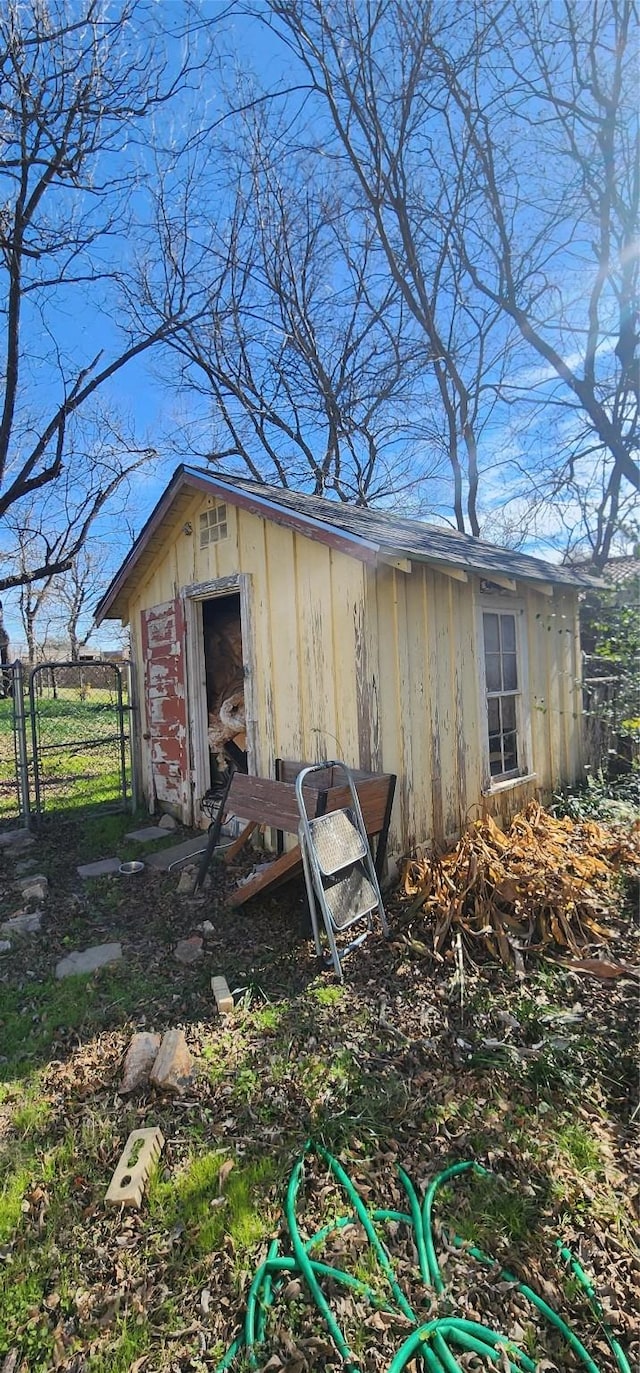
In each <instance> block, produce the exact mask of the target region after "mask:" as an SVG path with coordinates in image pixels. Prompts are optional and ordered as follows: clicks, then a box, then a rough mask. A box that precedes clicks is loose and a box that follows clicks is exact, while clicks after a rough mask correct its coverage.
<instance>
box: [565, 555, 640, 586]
mask: <svg viewBox="0 0 640 1373" xmlns="http://www.w3.org/2000/svg"><path fill="white" fill-rule="evenodd" d="M571 568H572V570H573V571H574V572H587V573H589V572H593V563H592V562H591V559H590V558H581V559H580V560H579V561H578V562H575V563H574V562H572V563H571ZM599 575H600V577H601V579H602V581H603V582H607V583H608V585H610V586H624V584H625V582H631V581H633V579H634V577H640V558H638V557H637V556H636V555H635V553H626V554H623V555H622V556H621V557H619V558H609V561H608V562H607V563H605V565H604V567H603V569H602V572H601V573H600V574H599Z"/></svg>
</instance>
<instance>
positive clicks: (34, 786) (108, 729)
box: [0, 663, 132, 825]
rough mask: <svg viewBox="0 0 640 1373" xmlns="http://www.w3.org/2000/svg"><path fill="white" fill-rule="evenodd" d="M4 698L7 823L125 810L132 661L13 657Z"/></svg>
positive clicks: (1, 743)
mask: <svg viewBox="0 0 640 1373" xmlns="http://www.w3.org/2000/svg"><path fill="white" fill-rule="evenodd" d="M4 681H5V695H4V698H3V699H0V822H2V823H3V824H6V823H8V824H10V825H11V824H16V823H20V822H21V823H23V824H24V823H26V822H28V821H29V820H33V819H41V818H42V817H43V816H48V815H52V814H59V813H60V812H69V813H77V812H82V811H87V810H90V809H93V808H95V807H100V808H109V809H122V808H123V807H125V806H126V805H127V804H128V802H129V801H130V799H131V794H132V775H131V757H132V749H131V699H130V675H129V671H128V665H123V667H120V666H119V665H117V664H115V663H89V664H86V663H42V664H40V665H39V666H38V667H36V668H34V669H33V670H32V672H31V673H29V674H28V675H27V674H24V673H23V671H22V668H21V665H20V664H13V665H12V666H11V668H10V669H8V670H7V672H6V674H5V679H4Z"/></svg>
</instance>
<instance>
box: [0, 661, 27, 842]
mask: <svg viewBox="0 0 640 1373" xmlns="http://www.w3.org/2000/svg"><path fill="white" fill-rule="evenodd" d="M0 687H1V691H0V824H2V826H3V827H6V826H20V825H25V824H26V823H27V817H28V814H29V785H28V770H29V768H28V758H27V723H26V716H25V683H24V674H23V671H22V664H21V663H7V664H5V665H4V666H3V667H2V671H1V673H0Z"/></svg>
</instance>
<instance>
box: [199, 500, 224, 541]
mask: <svg viewBox="0 0 640 1373" xmlns="http://www.w3.org/2000/svg"><path fill="white" fill-rule="evenodd" d="M227 532H228V526H227V507H226V505H212V506H211V507H210V508H209V509H208V510H205V511H204V514H202V515H201V516H200V547H201V548H207V547H208V545H209V544H210V543H220V540H221V539H226V537H227Z"/></svg>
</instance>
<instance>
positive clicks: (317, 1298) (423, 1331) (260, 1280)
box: [216, 1141, 631, 1373]
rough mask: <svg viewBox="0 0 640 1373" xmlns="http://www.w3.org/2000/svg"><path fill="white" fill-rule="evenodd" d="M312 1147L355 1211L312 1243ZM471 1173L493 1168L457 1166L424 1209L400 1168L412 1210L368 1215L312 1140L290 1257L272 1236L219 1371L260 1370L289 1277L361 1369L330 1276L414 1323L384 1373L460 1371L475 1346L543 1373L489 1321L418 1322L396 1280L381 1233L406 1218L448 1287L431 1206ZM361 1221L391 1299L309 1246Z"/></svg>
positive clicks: (492, 1357)
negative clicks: (325, 1282)
mask: <svg viewBox="0 0 640 1373" xmlns="http://www.w3.org/2000/svg"><path fill="white" fill-rule="evenodd" d="M310 1151H313V1152H315V1153H316V1154H317V1155H318V1157H319V1158H321V1159H323V1160H324V1162H325V1163H326V1164H327V1166H328V1168H329V1170H330V1171H331V1173H333V1176H334V1177H335V1179H336V1181H337V1182H338V1183H339V1184H340V1186H341V1187H342V1188H343V1189H344V1191H345V1192H346V1194H347V1197H348V1199H349V1203H350V1206H351V1208H352V1210H351V1211H350V1212H349V1213H348V1214H346V1215H343V1216H339V1217H338V1219H337V1220H334V1221H331V1222H330V1223H329V1224H328V1225H325V1226H323V1228H322V1229H321V1230H319V1231H318V1232H317V1233H316V1234H315V1235H313V1236H312V1238H311V1239H309V1240H306V1241H305V1240H303V1239H302V1238H301V1235H300V1231H299V1228H298V1220H297V1214H296V1204H297V1199H298V1192H299V1190H300V1184H301V1182H302V1178H303V1174H304V1158H305V1155H306V1154H307V1153H308V1152H310ZM469 1171H473V1172H474V1173H478V1174H486V1173H487V1171H488V1170H487V1169H486V1168H483V1167H482V1166H481V1165H480V1164H478V1163H474V1162H465V1163H454V1164H453V1165H452V1166H451V1167H450V1168H445V1169H444V1171H443V1172H442V1173H438V1175H437V1177H435V1178H434V1180H433V1182H432V1183H431V1184H430V1185H429V1187H428V1188H427V1191H426V1193H425V1197H424V1200H423V1203H422V1206H420V1202H419V1199H418V1195H417V1192H416V1190H415V1188H414V1186H413V1183H412V1182H411V1179H410V1178H409V1177H408V1175H407V1174H406V1173H405V1171H404V1169H402V1168H399V1169H398V1174H399V1178H400V1182H401V1184H402V1186H403V1188H404V1190H405V1192H406V1194H407V1198H408V1202H409V1213H408V1214H407V1213H406V1212H404V1211H395V1210H389V1209H387V1208H382V1209H378V1210H374V1211H369V1210H368V1209H367V1207H366V1206H365V1204H364V1202H363V1200H362V1197H361V1196H360V1194H359V1192H358V1191H357V1189H356V1187H355V1186H354V1184H353V1183H352V1181H351V1178H350V1177H349V1175H348V1173H346V1172H345V1170H344V1168H343V1167H342V1164H341V1163H339V1162H338V1160H337V1159H336V1158H334V1157H333V1155H332V1154H329V1153H328V1152H327V1150H326V1149H323V1148H322V1146H321V1145H319V1144H314V1143H312V1142H311V1141H308V1142H307V1144H306V1145H305V1149H304V1153H303V1155H302V1157H301V1158H300V1159H298V1162H297V1163H296V1165H295V1167H294V1169H293V1172H292V1174H291V1177H290V1179H289V1186H288V1188H287V1198H286V1203H285V1214H286V1219H287V1225H288V1228H289V1234H290V1237H291V1245H292V1248H293V1255H284V1254H279V1253H278V1241H277V1240H273V1241H272V1243H271V1245H270V1247H269V1252H268V1254H267V1257H266V1259H265V1260H264V1263H262V1264H260V1267H259V1268H258V1269H257V1271H256V1273H255V1276H254V1278H253V1282H252V1283H251V1287H250V1289H249V1296H248V1299H247V1310H246V1315H245V1321H244V1326H243V1329H242V1331H241V1333H240V1334H239V1335H238V1336H237V1338H236V1339H235V1340H234V1341H233V1343H232V1344H231V1345H230V1346H229V1348H228V1349H227V1352H226V1354H225V1356H224V1358H223V1359H222V1361H221V1362H220V1363H219V1364H218V1365H217V1369H216V1373H227V1370H229V1369H231V1368H232V1366H233V1364H234V1362H235V1360H236V1358H238V1357H239V1356H240V1355H242V1356H243V1358H244V1359H245V1360H246V1361H247V1362H248V1364H249V1367H250V1368H256V1369H257V1368H258V1366H259V1358H258V1354H257V1350H258V1349H259V1347H260V1345H262V1344H263V1343H264V1339H265V1332H266V1325H267V1317H268V1314H269V1310H270V1308H271V1306H272V1304H273V1300H274V1297H275V1296H276V1294H277V1291H278V1288H279V1286H280V1285H281V1284H282V1282H283V1281H284V1278H285V1277H290V1276H292V1275H293V1276H296V1277H299V1278H302V1279H303V1280H304V1282H305V1283H306V1286H307V1288H308V1290H309V1293H310V1294H311V1296H312V1297H313V1300H314V1302H315V1305H316V1307H317V1309H318V1311H319V1313H320V1314H321V1316H322V1318H323V1320H324V1322H325V1325H326V1327H327V1330H328V1332H329V1335H330V1336H331V1339H332V1341H333V1343H334V1345H335V1348H336V1350H337V1352H338V1354H339V1355H340V1357H341V1358H342V1360H343V1364H344V1366H345V1368H346V1369H347V1370H348V1373H360V1365H359V1364H358V1361H357V1359H356V1356H355V1355H354V1353H353V1351H352V1350H351V1349H350V1347H349V1343H348V1341H347V1339H346V1338H345V1335H344V1334H343V1332H342V1330H341V1329H340V1326H339V1325H338V1322H337V1321H336V1319H335V1316H334V1315H333V1312H332V1310H331V1307H330V1305H329V1302H328V1301H327V1298H326V1297H325V1295H324V1293H323V1290H322V1287H321V1285H320V1283H321V1279H323V1278H324V1279H330V1280H332V1281H333V1282H336V1283H339V1284H340V1285H341V1286H343V1287H347V1288H350V1289H351V1290H352V1291H354V1292H357V1293H358V1295H359V1296H360V1297H364V1298H366V1300H367V1301H369V1302H370V1303H371V1305H372V1306H374V1307H377V1308H378V1309H379V1310H385V1311H388V1312H391V1313H394V1314H396V1315H403V1316H404V1317H406V1318H407V1319H408V1320H410V1321H411V1322H412V1324H413V1326H414V1329H413V1330H412V1332H411V1334H410V1335H409V1336H408V1338H407V1339H406V1340H405V1341H404V1343H403V1344H402V1346H401V1348H400V1349H399V1350H398V1352H397V1354H396V1355H395V1356H394V1358H393V1359H392V1361H391V1363H390V1364H389V1367H388V1370H387V1373H403V1370H404V1369H406V1368H407V1367H408V1365H409V1364H410V1363H411V1361H412V1360H414V1359H417V1358H419V1359H420V1360H421V1363H422V1367H423V1368H424V1369H425V1370H427V1373H462V1370H461V1366H460V1364H459V1363H458V1360H457V1358H456V1354H455V1352H454V1351H459V1352H460V1353H461V1354H462V1353H467V1352H469V1351H471V1352H473V1353H475V1354H478V1355H480V1356H481V1357H483V1358H485V1359H487V1360H488V1361H489V1363H490V1364H492V1365H493V1366H494V1367H495V1366H497V1365H498V1364H499V1365H500V1367H501V1368H503V1367H504V1366H505V1364H504V1361H503V1360H504V1358H505V1357H506V1360H507V1362H508V1365H509V1369H510V1373H536V1368H537V1364H536V1363H534V1362H533V1360H532V1359H531V1358H530V1357H529V1355H528V1354H525V1353H524V1352H523V1350H521V1349H519V1348H518V1347H517V1345H516V1344H514V1342H513V1340H510V1339H509V1337H508V1335H502V1334H499V1333H496V1331H494V1330H490V1329H489V1328H488V1327H487V1326H485V1325H481V1323H480V1322H479V1321H469V1320H463V1319H462V1318H461V1317H458V1316H443V1317H439V1318H437V1319H434V1320H430V1321H426V1322H421V1320H420V1318H419V1316H417V1315H416V1313H415V1312H414V1311H413V1309H412V1307H411V1306H410V1304H409V1302H408V1301H407V1298H406V1297H405V1295H404V1293H403V1291H402V1289H401V1287H400V1286H399V1284H398V1280H397V1278H396V1275H395V1271H394V1268H393V1264H392V1261H391V1257H390V1255H389V1253H388V1251H387V1248H386V1246H385V1245H384V1244H383V1243H382V1240H381V1239H380V1236H379V1234H378V1231H377V1229H376V1226H377V1225H378V1224H384V1223H388V1222H390V1221H396V1222H398V1221H399V1222H400V1223H401V1224H404V1225H406V1226H408V1227H409V1229H410V1230H411V1231H412V1236H413V1240H414V1243H415V1246H416V1250H417V1254H418V1264H419V1267H420V1275H421V1278H422V1281H423V1283H424V1286H425V1287H426V1288H427V1289H431V1290H433V1291H434V1292H435V1293H436V1294H438V1295H439V1294H440V1293H442V1292H443V1291H444V1281H443V1278H442V1274H441V1272H440V1266H439V1264H438V1259H437V1256H436V1251H435V1245H434V1242H433V1227H432V1222H431V1213H432V1209H433V1203H434V1199H435V1196H436V1193H437V1192H438V1190H439V1188H440V1187H442V1186H443V1184H444V1183H446V1182H448V1181H449V1179H450V1178H454V1177H457V1176H459V1174H461V1173H466V1172H469ZM358 1221H360V1223H361V1225H362V1227H363V1229H364V1231H365V1234H366V1236H367V1239H368V1241H369V1244H370V1246H371V1248H372V1249H373V1252H374V1254H375V1256H376V1258H377V1260H378V1264H379V1266H380V1270H381V1273H382V1275H383V1277H384V1278H385V1281H386V1284H387V1286H388V1289H389V1296H388V1298H387V1300H384V1299H383V1298H381V1297H380V1296H379V1295H378V1293H376V1292H375V1291H374V1290H373V1289H372V1288H371V1287H369V1285H368V1284H367V1283H365V1282H362V1281H361V1280H360V1279H359V1278H355V1277H353V1276H352V1275H351V1274H349V1273H345V1272H343V1271H342V1269H339V1268H334V1267H332V1266H331V1265H330V1264H326V1263H322V1262H320V1260H319V1259H316V1258H312V1257H311V1254H312V1251H313V1250H314V1249H318V1248H319V1247H320V1245H321V1244H323V1243H324V1241H325V1240H326V1239H327V1237H328V1236H329V1235H330V1234H332V1233H333V1232H334V1231H335V1230H340V1229H342V1228H343V1227H344V1226H346V1225H353V1224H356V1223H357V1222H358ZM452 1241H453V1244H454V1245H456V1246H457V1247H458V1248H464V1249H465V1252H466V1253H468V1254H469V1255H471V1257H472V1258H474V1259H475V1260H476V1261H477V1262H478V1263H481V1264H484V1265H488V1266H489V1267H491V1268H494V1267H495V1260H493V1259H491V1258H490V1257H489V1256H488V1255H487V1254H484V1253H483V1252H482V1250H481V1249H478V1248H476V1246H475V1245H468V1244H467V1243H466V1242H465V1241H464V1240H461V1239H460V1238H459V1237H458V1236H457V1235H456V1236H453V1237H452ZM556 1247H557V1248H558V1250H559V1253H560V1256H561V1257H562V1259H564V1261H565V1262H566V1263H568V1264H569V1266H570V1268H571V1271H572V1272H573V1274H574V1276H575V1278H576V1280H577V1282H578V1283H579V1285H580V1287H581V1288H582V1289H583V1291H584V1292H585V1294H586V1296H587V1298H588V1300H589V1303H590V1305H591V1308H592V1310H593V1312H594V1315H595V1317H596V1319H597V1321H598V1323H599V1326H600V1329H601V1331H602V1333H603V1334H604V1335H605V1337H606V1339H607V1341H608V1343H609V1346H610V1349H611V1352H612V1354H613V1356H614V1359H615V1361H616V1365H617V1368H618V1369H619V1373H631V1368H630V1366H629V1362H628V1360H627V1358H626V1355H625V1353H624V1351H623V1350H622V1348H621V1347H620V1344H619V1343H618V1341H617V1340H616V1338H615V1336H614V1335H613V1333H612V1332H611V1331H610V1329H609V1327H608V1326H607V1324H606V1322H605V1320H604V1316H603V1312H602V1308H601V1306H600V1304H599V1302H598V1299H597V1297H596V1294H595V1292H594V1290H593V1287H592V1285H591V1283H590V1281H589V1279H588V1277H587V1275H586V1273H585V1272H584V1271H583V1269H582V1268H581V1267H580V1264H579V1263H578V1261H577V1260H576V1259H575V1258H574V1257H573V1255H572V1254H571V1252H570V1250H569V1249H567V1248H566V1247H565V1246H564V1245H563V1244H562V1242H561V1241H560V1240H558V1241H557V1246H556ZM499 1277H500V1279H501V1280H503V1281H507V1282H510V1283H514V1284H515V1286H516V1288H517V1290H518V1292H520V1293H521V1294H522V1296H524V1297H526V1298H527V1300H528V1301H529V1302H531V1304H532V1305H533V1306H535V1307H536V1309H537V1310H538V1311H539V1312H540V1313H541V1315H543V1316H544V1317H545V1320H546V1321H547V1322H548V1323H549V1324H550V1325H552V1326H553V1327H554V1328H555V1329H556V1330H559V1332H560V1334H561V1335H562V1337H563V1339H564V1340H565V1341H566V1343H567V1344H568V1345H569V1346H570V1348H571V1349H572V1350H573V1351H574V1353H575V1354H576V1355H577V1357H578V1358H579V1359H580V1361H581V1363H582V1364H583V1365H584V1367H585V1368H586V1369H587V1370H588V1373H601V1370H600V1368H599V1366H598V1364H596V1363H595V1362H594V1360H593V1359H592V1357H591V1355H590V1354H589V1352H588V1350H587V1349H585V1347H584V1345H583V1344H582V1342H581V1341H580V1340H579V1339H578V1337H577V1335H575V1334H574V1333H573V1331H572V1330H571V1328H570V1327H569V1326H568V1325H567V1323H566V1322H565V1321H564V1320H563V1319H562V1317H561V1316H559V1315H558V1313H557V1312H556V1311H554V1310H553V1307H551V1306H549V1305H548V1303H547V1302H545V1301H543V1299H542V1297H539V1296H538V1294H537V1292H534V1291H533V1290H532V1288H530V1287H527V1285H526V1284H525V1283H521V1282H518V1280H517V1278H515V1277H514V1276H513V1274H512V1273H509V1272H507V1270H506V1269H502V1270H501V1272H500V1273H499Z"/></svg>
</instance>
